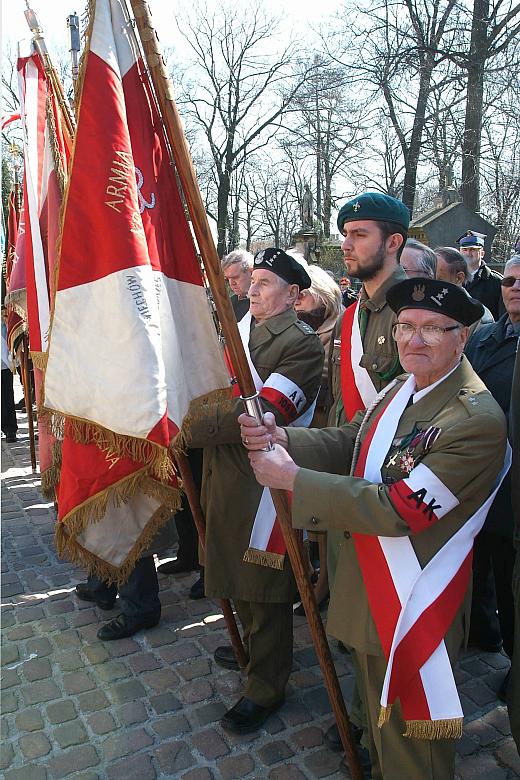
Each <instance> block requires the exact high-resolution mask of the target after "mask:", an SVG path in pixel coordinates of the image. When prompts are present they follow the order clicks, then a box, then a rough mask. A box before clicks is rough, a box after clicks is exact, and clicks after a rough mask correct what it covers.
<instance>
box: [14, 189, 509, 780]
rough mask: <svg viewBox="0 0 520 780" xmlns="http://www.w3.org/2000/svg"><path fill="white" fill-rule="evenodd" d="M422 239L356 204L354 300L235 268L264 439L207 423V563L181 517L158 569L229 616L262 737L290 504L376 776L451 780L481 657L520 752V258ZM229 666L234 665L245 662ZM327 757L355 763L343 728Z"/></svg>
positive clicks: (289, 598) (129, 619)
mask: <svg viewBox="0 0 520 780" xmlns="http://www.w3.org/2000/svg"><path fill="white" fill-rule="evenodd" d="M408 227H409V212H408V209H407V208H406V207H405V206H404V204H403V203H402V202H401V201H399V200H397V199H395V198H392V197H390V196H387V195H384V194H380V193H364V194H361V195H359V196H358V197H356V198H353V199H351V200H349V201H348V202H347V203H345V204H344V205H343V206H342V207H341V209H340V211H339V215H338V228H339V230H340V232H341V234H342V236H343V241H342V245H341V247H342V251H343V256H344V262H345V267H346V271H347V274H348V276H345V277H343V278H342V279H340V280H339V283H337V282H336V281H335V280H334V279H333V278H332V276H331V274H329V273H328V272H327V271H325V270H324V269H323V268H321V267H318V266H316V265H308V264H307V263H306V262H305V261H304V259H303V257H301V256H300V255H299V254H298V253H297V252H294V251H293V250H291V249H288V250H287V251H284V250H282V249H280V248H267V249H263V250H261V251H259V252H257V254H256V255H255V256H254V257H253V255H251V254H250V253H248V252H245V251H242V250H237V251H234V252H231V253H230V254H229V255H227V256H226V257H225V258H223V260H222V270H223V273H224V276H225V277H226V279H227V281H228V283H229V287H230V289H231V293H232V296H231V302H232V305H233V310H234V313H235V316H236V319H237V323H238V329H239V332H240V335H241V338H242V343H243V346H244V350H245V352H246V355H247V357H248V362H249V365H250V368H251V372H252V377H253V381H254V383H255V387H256V390H257V393H258V395H259V397H260V399H261V401H262V405H263V408H264V410H265V414H264V418H263V424H259V423H258V421H257V420H256V419H254V418H252V417H249V416H248V415H247V414H245V413H244V412H243V404H242V401H241V400H240V398H239V397H237V398H236V399H235V400H234V401H233V403H230V402H227V404H226V405H222V406H221V407H219V408H217V409H214V408H213V409H211V410H209V411H208V413H207V414H206V416H201V417H200V418H199V419H197V420H195V421H194V422H193V424H192V427H191V432H190V436H191V438H190V442H189V446H190V450H189V458H190V461H191V465H192V470H193V472H194V476H195V482H196V484H197V485H198V488H199V490H200V501H201V506H202V509H203V512H204V516H205V521H206V543H205V549H204V550H201V549H199V545H198V538H197V533H196V530H195V526H194V523H193V519H192V517H191V512H190V508H189V505H188V504H187V503H185V504H184V505H183V508H182V510H181V511H180V512H178V513H177V514H176V515H175V517H174V522H175V526H176V530H177V537H178V540H179V548H178V552H177V557H176V558H175V559H174V560H169V561H166V562H164V563H162V564H161V565H160V566H159V567H158V570H157V571H158V572H159V574H160V575H169V576H171V575H177V574H181V573H184V572H187V571H194V570H199V571H200V577H199V579H198V580H197V582H196V583H195V585H194V586H193V587H192V590H191V592H190V596H191V597H192V598H202V597H203V596H204V595H206V596H208V597H210V598H225V599H229V600H231V602H232V604H233V606H234V608H235V610H236V613H237V615H238V617H239V620H240V623H241V626H242V639H243V644H244V648H245V651H246V656H247V665H246V667H245V669H244V670H243V671H244V674H245V679H244V689H243V692H242V696H241V697H240V698H239V700H238V701H237V702H236V704H235V705H234V706H233V707H232V708H231V709H230V710H229V711H228V712H226V713H225V715H224V716H223V718H222V721H221V723H222V726H223V728H225V729H226V730H228V731H230V732H233V733H237V734H244V733H248V732H252V731H255V730H257V729H259V728H260V727H261V726H262V725H263V723H264V722H265V721H266V719H267V718H268V717H269V715H270V714H271V713H273V712H275V711H276V710H277V709H279V708H280V707H281V706H282V705H283V703H284V697H285V689H286V685H287V681H288V679H289V675H290V673H291V669H292V661H293V658H292V647H293V614H294V612H293V610H294V603H295V600H296V599H297V587H296V583H295V578H294V575H293V572H292V569H291V566H290V563H289V561H288V556H287V554H286V549H285V544H284V540H283V536H282V534H281V533H280V530H279V527H278V524H277V521H276V512H275V509H274V505H273V502H272V499H271V497H270V493H269V490H268V488H277V489H283V490H286V491H289V492H290V493H291V495H292V499H291V506H292V518H293V524H294V527H295V528H299V529H304V537H305V538H306V540H307V541H306V542H305V549H306V554H307V558H308V561H307V563H308V566H309V573H310V575H311V577H312V579H313V581H314V589H315V591H314V592H315V597H316V601H317V602H318V604H319V606H320V608H321V607H324V606H325V605H326V604H327V603H328V600H329V595H330V605H329V612H328V620H327V633H328V634H329V635H330V636H331V637H334V638H335V639H337V640H338V641H339V642H340V643H341V645H342V647H343V648H344V649H345V651H347V652H349V653H350V655H351V658H352V662H353V667H354V672H355V681H356V685H355V690H354V694H353V701H352V704H351V709H350V717H351V722H352V726H353V734H354V737H355V739H356V741H357V742H358V743H359V748H360V752H361V756H362V764H363V767H364V771H365V774H366V776H367V777H370V776H371V777H372V778H374V779H376V778H384V779H385V780H394V778H395V780H403V779H404V780H406V779H407V778H409V779H410V780H416V778H418V777H421V778H422V777H431V778H435V779H436V780H444V779H445V778H451V777H453V776H454V766H455V748H456V739H457V737H460V735H461V733H462V717H463V715H462V709H461V704H460V699H459V696H458V693H457V688H456V684H455V680H454V674H453V668H454V665H455V663H456V661H457V658H458V656H459V654H460V652H461V650H462V649H463V648H464V647H465V646H466V645H467V643H468V641H469V642H470V643H471V644H473V645H475V646H478V647H479V648H481V649H482V650H484V651H489V652H499V651H501V650H502V649H503V651H504V652H505V653H506V654H507V656H508V657H509V658H510V659H511V669H510V671H509V672H508V673H507V675H506V676H505V678H504V680H503V683H502V686H501V689H500V691H499V695H500V696H502V697H503V698H504V700H507V703H508V708H509V713H510V719H511V727H512V732H513V736H514V739H515V741H516V744H517V746H519V747H520V606H519V605H520V556H516V553H515V549H518V548H519V547H520V506H519V503H520V502H519V497H518V490H519V487H518V486H519V484H520V474H519V466H518V464H519V461H520V452H519V447H520V444H519V425H520V423H519V419H520V403H519V400H520V367H519V359H518V357H517V352H518V339H519V336H520V255H519V254H514V255H513V256H512V257H511V259H510V260H509V261H508V262H507V263H506V265H505V267H504V274H503V276H502V275H500V274H498V273H497V272H495V271H492V270H491V269H490V268H489V267H488V265H487V264H486V263H485V261H484V239H485V236H482V235H481V234H479V233H477V232H475V231H472V230H468V231H467V233H465V234H464V235H463V236H461V237H460V239H459V240H458V249H457V248H455V247H450V246H443V247H437V248H435V249H433V250H432V249H431V248H429V247H427V246H425V245H424V244H422V243H420V242H419V241H416V240H415V239H410V238H408V237H407V233H408ZM350 279H353V280H356V281H357V283H360V284H361V289H360V291H359V293H358V294H355V293H354V292H353V291H352V285H351V283H350ZM230 370H231V372H232V366H230ZM2 427H4V426H3V425H2ZM508 440H509V442H510V445H509V444H508ZM511 452H512V462H513V465H512V467H510V462H511ZM512 474H513V476H511V475H512ZM515 477H516V479H515ZM515 491H516V493H515ZM515 522H516V525H515ZM165 543H167V542H165V541H161V544H160V545H159V547H158V546H157V545H156V544H155V543H154V547H153V548H150V550H149V551H147V553H146V555H144V556H143V557H142V558H141V559H140V561H139V562H138V564H137V565H136V567H135V569H134V571H133V572H132V574H131V575H130V578H129V580H128V582H127V583H126V584H125V585H123V586H121V587H120V589H119V599H120V606H121V614H120V615H119V616H118V617H117V618H113V619H112V620H111V621H109V622H108V623H107V624H106V625H104V626H102V627H101V628H100V631H99V634H98V636H99V637H100V639H102V640H111V639H117V638H122V637H126V636H131V635H132V634H134V633H136V631H138V630H140V629H143V628H148V627H150V626H153V625H155V624H156V623H157V622H158V621H159V619H160V600H159V597H158V592H159V588H158V575H157V571H156V568H155V565H154V559H153V557H152V556H153V553H154V552H158V551H162V550H164V544H165ZM515 545H516V548H515ZM162 557H164V555H163V556H162ZM515 560H516V569H515ZM472 593H473V598H472ZM76 594H77V596H78V597H79V598H80V599H86V600H89V601H93V602H95V603H97V604H98V606H99V607H101V608H102V609H110V608H111V607H112V606H113V604H114V602H115V599H116V596H117V595H118V593H117V590H116V588H115V586H110V585H108V584H107V583H104V582H102V581H100V580H99V579H97V578H96V577H93V576H92V577H89V579H88V581H87V582H86V583H80V584H78V586H77V588H76ZM296 610H300V612H302V608H301V607H298V606H297V607H296ZM214 660H215V662H216V663H217V664H218V665H220V666H223V667H225V668H227V669H237V670H238V669H239V663H238V659H237V658H236V656H235V653H234V651H233V649H232V647H231V646H225V645H223V646H221V647H218V648H217V649H216V651H215V654H214ZM325 740H326V742H327V744H328V745H329V746H330V747H332V748H333V749H338V750H341V749H342V748H341V741H340V738H339V733H338V730H337V727H335V726H334V727H332V728H331V729H329V731H328V732H327V734H326V735H325Z"/></svg>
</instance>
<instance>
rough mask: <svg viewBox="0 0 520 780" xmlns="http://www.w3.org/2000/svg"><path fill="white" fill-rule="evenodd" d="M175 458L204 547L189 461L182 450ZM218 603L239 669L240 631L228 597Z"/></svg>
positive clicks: (242, 665)
mask: <svg viewBox="0 0 520 780" xmlns="http://www.w3.org/2000/svg"><path fill="white" fill-rule="evenodd" d="M175 460H176V461H177V465H178V467H179V471H180V474H181V478H182V484H183V488H184V492H185V493H186V496H187V498H188V502H189V505H190V509H191V514H192V515H193V520H194V522H195V526H196V528H197V533H198V535H199V540H200V544H201V547H202V548H203V549H204V548H205V547H206V525H205V522H204V514H203V512H202V507H201V505H200V501H199V491H198V490H197V487H196V485H195V480H194V479H193V472H192V470H191V466H190V462H189V460H188V458H187V456H186V455H184V453H182V452H179V453H176V455H175ZM219 603H220V607H221V609H222V614H223V615H224V620H225V621H226V626H227V630H228V633H229V638H230V639H231V644H232V646H233V650H234V652H235V655H236V657H237V661H238V665H239V666H240V668H241V669H245V667H246V666H247V655H246V651H245V649H244V645H243V643H242V637H241V636H240V631H239V630H238V627H237V624H236V620H235V616H234V614H233V610H232V609H231V604H230V601H229V599H219Z"/></svg>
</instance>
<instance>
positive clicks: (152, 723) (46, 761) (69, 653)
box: [0, 415, 520, 780]
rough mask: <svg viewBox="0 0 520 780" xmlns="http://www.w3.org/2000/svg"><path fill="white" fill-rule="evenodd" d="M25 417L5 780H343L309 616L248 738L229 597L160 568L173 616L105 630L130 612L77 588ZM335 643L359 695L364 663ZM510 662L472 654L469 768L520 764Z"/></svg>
mask: <svg viewBox="0 0 520 780" xmlns="http://www.w3.org/2000/svg"><path fill="white" fill-rule="evenodd" d="M19 421H20V422H21V429H20V431H19V442H18V443H17V444H11V445H8V444H6V443H5V441H2V472H3V483H2V643H3V644H2V689H3V690H2V744H1V758H0V770H1V771H2V773H3V777H4V778H5V780H44V778H74V779H75V780H76V779H77V780H79V778H81V780H95V778H110V779H113V780H119V779H121V780H132V778H135V779H136V780H148V778H166V777H175V778H183V780H211V778H214V779H215V780H231V779H232V778H247V779H248V780H253V778H255V779H256V780H263V779H264V778H268V779H269V780H300V779H301V780H303V779H304V778H309V779H310V778H324V777H327V778H332V779H333V780H339V778H341V777H342V775H340V774H339V772H338V771H337V770H338V764H339V757H338V754H335V753H332V752H331V751H329V750H328V749H326V748H325V746H324V744H323V730H324V729H325V728H327V727H328V726H329V725H330V724H331V722H332V716H331V710H330V705H329V702H328V698H327V694H326V692H325V689H324V686H323V683H322V677H321V674H320V670H319V667H318V666H317V663H316V657H315V654H314V651H313V649H312V646H311V643H310V637H309V631H308V628H307V625H306V621H305V619H304V618H296V619H295V664H294V670H293V674H292V676H291V679H290V686H289V690H288V696H287V702H286V704H285V705H284V707H283V708H282V709H281V710H280V711H279V713H278V714H276V715H273V716H272V717H271V718H270V719H269V720H268V722H267V724H266V727H265V728H264V729H262V730H261V731H260V732H259V733H258V734H257V735H252V736H249V737H245V738H244V737H241V738H237V737H231V736H229V735H227V734H226V733H225V732H224V731H223V730H222V729H221V727H220V725H219V718H220V717H221V715H222V714H223V713H224V712H225V710H226V709H227V708H228V707H229V706H230V705H232V704H233V703H234V702H235V701H236V699H237V697H238V694H239V692H240V686H241V680H240V676H239V674H238V673H234V672H229V671H224V670H223V669H220V668H219V667H217V666H215V664H214V662H213V658H212V653H213V651H214V649H215V647H217V645H219V644H222V643H223V642H225V641H226V635H225V628H224V624H223V619H222V616H221V614H220V611H219V608H218V606H217V605H216V604H215V603H213V602H211V601H209V600H206V599H204V600H202V601H190V600H189V599H188V590H189V587H190V585H191V584H192V582H193V581H194V579H195V575H194V574H192V575H188V576H184V577H178V578H172V577H166V578H165V577H161V578H160V579H161V601H162V605H163V617H162V620H161V623H160V624H159V626H157V627H156V628H154V629H152V630H149V631H146V632H144V633H143V632H141V633H139V634H138V635H136V636H135V637H133V638H131V639H125V640H120V641H117V642H100V641H99V640H98V639H97V637H96V632H97V630H98V628H99V626H100V624H101V623H102V622H103V620H105V619H106V618H107V617H110V616H111V614H112V615H115V614H117V612H116V610H113V612H112V613H103V612H101V611H100V610H98V609H97V608H96V607H92V605H90V604H89V603H85V602H80V601H78V600H77V599H76V598H75V597H74V595H73V592H72V591H73V588H74V585H75V583H76V582H78V581H80V580H82V579H84V573H83V572H80V571H78V570H77V569H76V568H74V567H73V566H71V565H70V564H69V563H68V562H66V561H61V560H59V559H58V558H57V556H56V553H55V550H54V546H53V513H52V507H51V506H50V505H49V504H48V503H46V502H45V500H44V499H42V497H41V495H40V493H39V478H38V476H37V475H36V474H32V473H31V469H30V460H29V447H28V442H27V421H26V417H25V416H23V415H19ZM333 644H334V650H333V652H334V657H335V660H336V662H337V670H338V674H339V675H340V679H341V685H342V688H343V691H344V693H345V695H346V697H347V700H348V697H349V695H350V693H351V689H352V682H353V677H352V671H351V666H350V662H349V659H348V656H347V655H343V654H340V653H338V651H337V648H336V647H335V644H336V643H335V642H334V643H333ZM507 665H508V661H507V659H506V658H505V657H504V656H503V655H500V654H483V653H481V654H476V653H468V654H467V655H465V656H464V658H463V659H462V660H461V662H460V665H459V668H458V671H457V679H458V683H459V686H460V691H461V694H462V700H463V704H464V710H465V713H466V723H465V729H464V736H463V738H462V740H461V741H460V744H459V754H458V759H457V773H458V778H460V779H461V780H470V778H471V779H472V780H477V778H482V780H484V778H485V780H510V779H511V778H513V777H519V776H520V760H519V757H518V753H517V752H516V749H515V746H514V743H513V740H512V738H511V736H510V731H509V722H508V717H507V711H506V708H505V706H504V705H503V704H502V703H501V702H499V701H498V700H497V697H496V693H495V692H496V690H497V689H498V687H499V685H500V682H501V681H502V679H503V676H504V673H505V670H506V668H507ZM418 780H420V778H418Z"/></svg>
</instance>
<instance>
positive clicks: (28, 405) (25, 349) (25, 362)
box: [20, 333, 36, 471]
mask: <svg viewBox="0 0 520 780" xmlns="http://www.w3.org/2000/svg"><path fill="white" fill-rule="evenodd" d="M20 368H21V372H22V385H23V396H24V398H25V411H26V413H27V422H28V424H29V448H30V451H31V467H32V470H33V471H36V445H35V441H34V420H33V413H32V385H31V372H30V370H29V339H28V338H27V333H24V334H23V336H22V359H21V361H20Z"/></svg>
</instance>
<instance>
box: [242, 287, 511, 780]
mask: <svg viewBox="0 0 520 780" xmlns="http://www.w3.org/2000/svg"><path fill="white" fill-rule="evenodd" d="M386 297H387V301H388V304H389V306H390V307H391V309H392V310H393V311H394V312H395V313H396V314H397V322H396V324H395V325H394V327H393V334H394V338H395V340H396V342H397V347H398V350H399V358H400V361H401V365H402V366H403V368H404V369H405V370H406V371H407V372H408V376H406V375H404V376H401V377H398V378H397V379H396V381H395V382H393V383H392V384H390V385H389V386H387V387H386V388H385V390H384V391H382V392H381V393H380V394H379V395H378V397H377V398H376V399H375V401H374V402H373V403H372V404H371V405H370V406H369V407H368V409H367V410H366V412H360V413H358V414H357V415H356V416H355V417H354V419H353V420H352V421H351V423H350V424H349V425H344V426H342V427H340V428H325V429H322V430H319V431H318V430H307V431H300V432H296V431H288V430H287V429H286V428H278V427H275V426H274V424H273V421H272V418H271V417H270V416H269V415H266V416H265V418H264V425H261V426H255V421H253V420H252V418H250V417H247V416H246V415H241V417H240V418H239V421H240V423H241V426H242V431H241V432H242V436H243V437H245V438H247V441H248V449H249V450H250V452H249V457H250V461H251V464H252V466H253V470H254V472H255V475H256V478H257V479H258V481H259V482H260V484H263V485H269V486H270V487H275V488H282V489H285V490H290V491H292V512H293V523H294V525H295V526H296V527H298V528H302V527H303V528H307V529H316V528H317V529H318V530H319V529H326V528H336V529H341V530H343V532H344V544H343V545H342V548H341V553H340V559H339V563H338V571H337V574H336V579H335V582H334V591H333V594H332V600H331V606H330V610H329V621H328V633H330V634H332V635H333V636H335V637H337V638H339V639H341V640H342V641H343V642H345V643H346V644H348V645H349V646H351V647H353V648H354V653H355V656H356V660H357V663H358V664H359V666H360V668H361V670H362V678H363V696H364V702H365V706H366V709H367V714H368V722H369V723H368V725H369V739H370V746H369V748H370V757H371V761H372V777H373V778H374V780H376V779H377V780H381V778H383V777H384V780H416V779H417V778H419V777H420V778H423V777H428V778H432V779H433V780H441V779H442V780H447V778H450V777H453V775H454V765H455V745H456V742H455V739H456V738H457V737H460V735H461V733H462V717H463V714H462V707H461V704H460V700H459V696H458V693H457V689H456V685H455V681H454V677H453V664H454V663H455V660H456V658H457V656H458V653H459V651H460V650H461V648H462V647H463V646H464V642H465V632H466V626H467V617H468V615H469V606H470V595H471V594H470V591H471V589H470V587H469V585H470V581H471V552H472V547H473V538H474V536H475V535H476V533H477V532H478V531H479V530H480V527H481V526H482V524H483V522H484V519H485V515H486V512H487V509H488V507H489V503H490V502H491V500H492V496H493V491H494V490H495V489H496V487H497V485H498V483H499V474H500V477H502V473H500V472H501V471H502V472H503V471H504V469H503V468H502V465H503V463H504V453H505V449H506V424H505V420H504V415H503V412H502V411H501V409H500V408H499V406H498V404H497V403H496V401H494V399H493V398H492V396H491V394H490V393H489V391H488V390H487V389H486V387H485V385H484V384H483V383H482V382H481V381H480V379H479V378H478V377H477V375H476V374H475V373H474V371H473V370H472V368H471V366H470V364H469V362H468V361H467V359H466V358H465V357H464V356H463V354H462V352H463V349H464V344H465V341H466V338H467V334H468V327H469V325H471V323H472V322H474V321H475V320H476V319H478V318H479V317H480V316H481V314H482V306H481V304H480V303H479V302H478V301H476V300H474V299H472V298H470V297H469V296H468V295H467V294H466V293H465V292H464V291H463V290H462V289H461V288H459V287H457V286H455V285H452V284H450V283H449V282H440V281H437V280H433V279H432V280H430V279H407V280H406V281H404V282H401V283H399V284H397V285H395V286H394V287H392V288H391V289H390V290H389V291H388V292H387V296H386ZM269 442H274V445H275V446H274V449H272V450H271V451H261V450H260V448H264V447H266V446H267V445H268V443H269ZM349 593H350V594H355V597H356V609H355V610H349V609H348V607H346V603H347V602H346V599H345V596H346V594H349Z"/></svg>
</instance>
